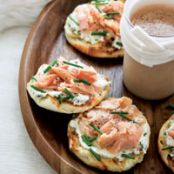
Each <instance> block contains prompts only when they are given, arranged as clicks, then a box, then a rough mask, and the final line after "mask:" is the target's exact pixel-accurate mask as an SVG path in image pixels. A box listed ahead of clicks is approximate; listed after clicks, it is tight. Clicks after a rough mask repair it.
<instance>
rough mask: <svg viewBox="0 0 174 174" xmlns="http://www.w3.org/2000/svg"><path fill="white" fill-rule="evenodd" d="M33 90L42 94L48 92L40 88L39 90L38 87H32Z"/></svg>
mask: <svg viewBox="0 0 174 174" xmlns="http://www.w3.org/2000/svg"><path fill="white" fill-rule="evenodd" d="M31 88H33V89H34V90H36V91H39V92H42V93H46V91H44V90H43V89H40V88H38V87H36V86H33V85H31Z"/></svg>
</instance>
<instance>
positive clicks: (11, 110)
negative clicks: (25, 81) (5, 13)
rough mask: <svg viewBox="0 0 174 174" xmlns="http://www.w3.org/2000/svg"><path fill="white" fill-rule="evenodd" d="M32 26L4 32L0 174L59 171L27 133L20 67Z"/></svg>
mask: <svg viewBox="0 0 174 174" xmlns="http://www.w3.org/2000/svg"><path fill="white" fill-rule="evenodd" d="M28 32H29V28H24V27H23V28H14V29H10V30H6V31H5V32H3V33H2V32H1V33H0V81H1V83H0V174H55V173H56V172H55V171H53V169H51V167H50V166H49V165H48V164H47V163H46V162H45V160H44V159H43V158H42V157H41V155H40V154H39V152H38V151H37V149H36V148H35V147H34V145H33V144H32V142H31V140H30V138H29V135H28V133H27V132H26V129H25V126H24V123H23V119H22V115H21V111H20V107H19V99H18V70H19V64H20V58H21V54H22V50H23V46H24V43H25V40H26V37H27V34H28Z"/></svg>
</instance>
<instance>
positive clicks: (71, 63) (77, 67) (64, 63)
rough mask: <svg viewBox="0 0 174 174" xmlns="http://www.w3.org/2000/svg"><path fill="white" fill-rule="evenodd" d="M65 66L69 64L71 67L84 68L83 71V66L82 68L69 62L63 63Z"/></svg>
mask: <svg viewBox="0 0 174 174" xmlns="http://www.w3.org/2000/svg"><path fill="white" fill-rule="evenodd" d="M63 63H64V64H67V65H71V66H75V67H77V68H82V69H83V66H80V65H77V64H74V63H70V62H67V61H63Z"/></svg>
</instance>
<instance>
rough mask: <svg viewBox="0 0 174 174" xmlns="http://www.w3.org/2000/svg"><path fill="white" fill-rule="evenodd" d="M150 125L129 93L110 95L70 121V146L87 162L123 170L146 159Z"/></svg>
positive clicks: (113, 169) (112, 169)
mask: <svg viewBox="0 0 174 174" xmlns="http://www.w3.org/2000/svg"><path fill="white" fill-rule="evenodd" d="M149 137H150V127H149V124H148V122H147V120H146V118H145V117H144V116H143V114H142V112H140V111H139V110H138V108H137V107H136V106H135V105H133V104H132V100H131V99H129V98H127V97H122V98H120V99H116V98H109V99H106V100H104V101H102V102H101V103H100V104H99V105H98V106H96V107H95V108H93V109H91V110H89V111H87V112H84V113H81V114H79V116H78V117H77V118H75V119H73V120H71V121H70V123H69V126H68V138H69V148H70V150H71V151H72V152H73V153H74V154H75V155H76V156H77V157H78V158H79V159H81V160H82V161H83V162H84V163H86V164H87V165H89V166H93V167H96V168H99V169H101V170H108V171H115V172H122V171H126V170H128V169H130V168H131V167H133V166H134V165H135V164H137V163H140V162H141V161H142V160H143V157H144V155H145V153H146V152H147V149H148V146H149Z"/></svg>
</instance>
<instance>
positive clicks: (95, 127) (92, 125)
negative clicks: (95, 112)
mask: <svg viewBox="0 0 174 174" xmlns="http://www.w3.org/2000/svg"><path fill="white" fill-rule="evenodd" d="M90 126H91V127H92V128H93V129H94V130H95V131H97V132H98V133H99V134H101V135H102V134H103V132H102V131H101V130H100V129H99V128H98V127H97V126H95V125H94V124H92V123H91V124H90Z"/></svg>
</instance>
